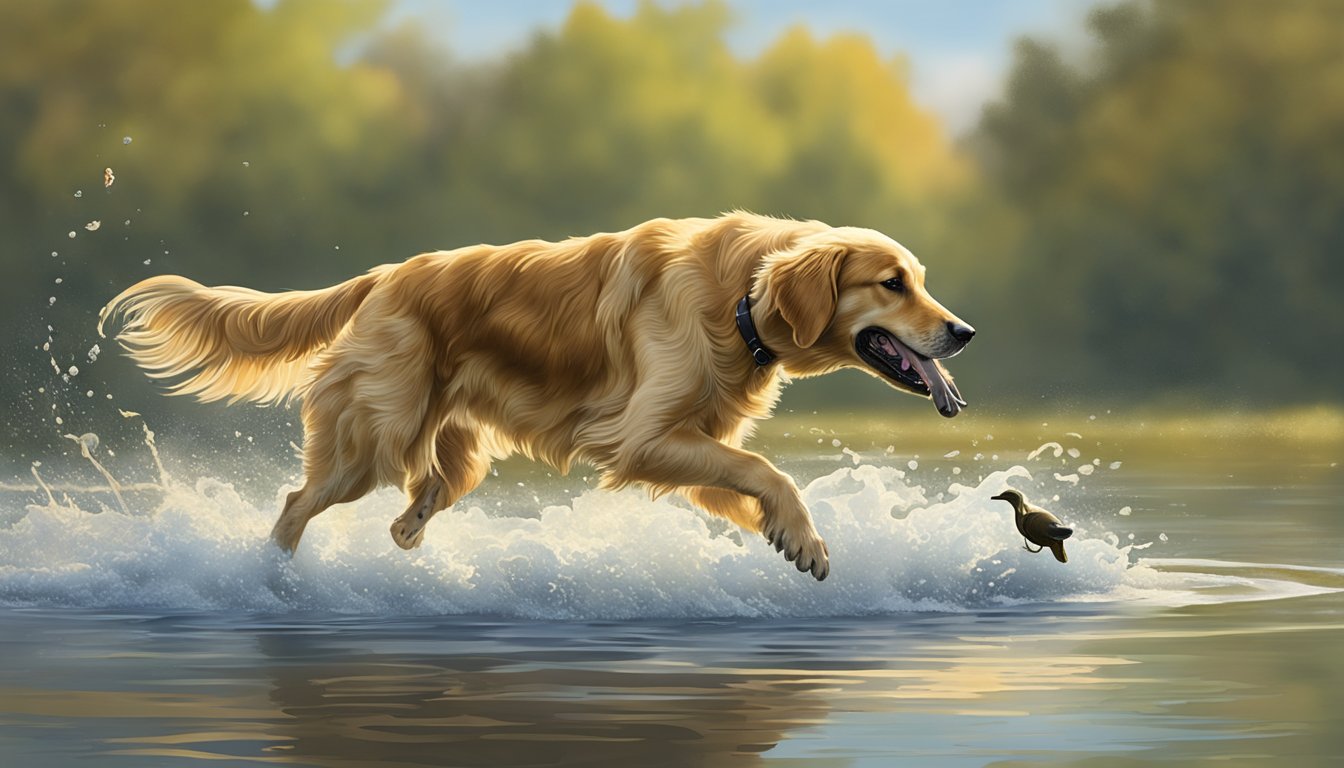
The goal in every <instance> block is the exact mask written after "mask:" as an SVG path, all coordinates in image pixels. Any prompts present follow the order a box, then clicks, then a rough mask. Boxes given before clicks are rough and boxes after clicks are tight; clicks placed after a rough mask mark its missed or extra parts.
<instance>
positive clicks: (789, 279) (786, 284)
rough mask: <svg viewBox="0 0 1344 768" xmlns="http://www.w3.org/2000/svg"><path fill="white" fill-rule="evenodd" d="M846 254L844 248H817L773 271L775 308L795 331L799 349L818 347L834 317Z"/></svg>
mask: <svg viewBox="0 0 1344 768" xmlns="http://www.w3.org/2000/svg"><path fill="white" fill-rule="evenodd" d="M845 253H846V251H845V249H844V248H843V247H841V246H830V247H826V248H816V249H813V250H809V251H804V252H803V253H801V254H799V255H797V256H794V257H791V258H788V259H786V260H784V261H782V262H780V263H779V264H778V265H777V266H776V267H775V269H773V270H772V274H771V275H770V285H771V288H772V289H773V291H774V299H775V306H776V307H778V308H779V314H780V315H781V316H782V317H783V318H784V322H786V323H788V324H789V327H790V328H792V329H793V343H795V344H797V345H798V346H799V347H803V348H807V347H810V346H812V345H813V344H815V343H817V339H818V338H820V337H821V334H822V332H823V331H825V330H826V326H828V325H830V324H831V318H832V317H834V316H835V306H836V302H837V301H838V300H839V294H840V290H839V286H838V282H839V279H840V265H841V264H843V263H844V260H845Z"/></svg>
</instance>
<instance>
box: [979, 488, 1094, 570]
mask: <svg viewBox="0 0 1344 768" xmlns="http://www.w3.org/2000/svg"><path fill="white" fill-rule="evenodd" d="M990 498H991V499H1000V500H1002V501H1006V502H1008V503H1009V504H1012V505H1013V518H1014V520H1015V522H1016V523H1017V532H1018V533H1020V534H1022V548H1023V549H1025V550H1027V551H1028V552H1032V553H1035V552H1040V551H1041V550H1042V549H1046V548H1048V549H1049V550H1050V552H1051V553H1052V554H1053V555H1054V556H1055V559H1056V560H1058V561H1059V562H1061V563H1067V562H1069V556H1068V555H1067V554H1065V552H1064V540H1065V539H1067V538H1069V537H1070V536H1072V535H1073V529H1072V528H1069V527H1068V526H1065V525H1064V524H1063V523H1061V522H1060V521H1059V518H1058V517H1055V516H1054V515H1052V514H1050V512H1048V511H1046V510H1044V509H1041V508H1040V507H1038V506H1035V505H1034V504H1031V503H1029V502H1028V501H1027V497H1026V496H1024V495H1022V492H1021V491H1017V490H1013V489H1012V488H1009V489H1008V490H1006V491H1004V492H1003V493H1000V494H999V495H997V496H991V497H990ZM1027 542H1030V543H1031V544H1035V545H1036V549H1032V548H1031V544H1028V543H1027Z"/></svg>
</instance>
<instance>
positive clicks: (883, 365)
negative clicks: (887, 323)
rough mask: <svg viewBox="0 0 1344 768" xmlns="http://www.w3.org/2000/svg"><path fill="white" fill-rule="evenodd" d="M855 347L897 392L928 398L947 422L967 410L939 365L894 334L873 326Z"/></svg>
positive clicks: (958, 393) (865, 331) (950, 379)
mask: <svg viewBox="0 0 1344 768" xmlns="http://www.w3.org/2000/svg"><path fill="white" fill-rule="evenodd" d="M854 347H855V350H856V351H857V352H858V353H859V357H860V358H862V359H863V361H864V362H866V363H868V365H870V366H872V368H873V370H875V371H877V372H878V373H880V374H882V376H883V377H885V378H886V379H887V380H888V381H890V382H891V383H892V384H894V385H896V386H897V387H899V388H900V389H904V390H906V391H907V392H912V393H914V394H916V395H922V396H924V397H928V398H931V399H932V400H933V404H934V405H935V406H937V408H938V412H939V413H941V414H942V415H944V416H946V417H948V418H949V419H950V418H952V417H953V416H956V415H957V414H958V413H961V409H962V408H965V407H966V401H965V400H964V399H962V397H961V392H959V391H958V390H957V385H956V384H953V383H952V377H951V376H950V375H948V373H947V371H946V370H945V369H944V368H943V366H942V364H941V363H939V362H938V361H937V360H932V359H930V358H927V357H925V356H923V355H921V354H919V353H918V352H915V351H914V350H912V349H910V348H909V347H907V346H906V345H905V344H903V343H901V340H900V339H898V338H896V335H895V334H893V333H890V332H888V331H885V330H883V329H881V328H878V327H876V326H874V327H871V328H864V329H863V330H862V331H859V335H858V337H857V338H856V339H855V341H854Z"/></svg>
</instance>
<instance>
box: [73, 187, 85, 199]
mask: <svg viewBox="0 0 1344 768" xmlns="http://www.w3.org/2000/svg"><path fill="white" fill-rule="evenodd" d="M83 196H84V190H82V189H76V190H75V197H83Z"/></svg>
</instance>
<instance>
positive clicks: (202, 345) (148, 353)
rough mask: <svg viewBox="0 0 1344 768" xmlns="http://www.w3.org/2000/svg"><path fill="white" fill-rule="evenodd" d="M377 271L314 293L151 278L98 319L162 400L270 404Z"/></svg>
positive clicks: (289, 386)
mask: <svg viewBox="0 0 1344 768" xmlns="http://www.w3.org/2000/svg"><path fill="white" fill-rule="evenodd" d="M381 272H382V270H374V271H372V272H369V273H368V274H365V275H362V276H360V277H356V278H354V279H353V280H347V281H346V282H344V283H341V284H340V285H336V286H333V287H331V288H326V289H323V290H320V291H289V292H286V293H261V292H260V291H254V290H251V289H249V288H237V287H234V286H221V287H218V288H208V287H206V286H203V285H201V284H199V283H196V282H193V281H191V280H188V279H186V278H185V277H178V276H177V275H160V276H158V277H151V278H149V279H148V280H142V281H141V282H139V283H136V284H135V285H133V286H131V287H130V288H127V289H126V290H125V291H123V292H122V293H121V295H119V296H117V297H116V298H115V299H113V300H112V301H111V302H109V303H108V305H107V306H106V307H103V310H102V312H100V313H99V315H98V335H100V336H102V335H103V324H104V322H106V321H107V320H108V319H109V318H112V317H114V316H115V315H117V314H118V313H120V314H121V315H122V317H123V318H124V320H125V322H124V323H123V325H122V328H121V332H120V333H119V334H117V341H118V342H120V343H121V346H122V347H124V348H125V349H126V351H127V352H129V353H130V355H131V358H132V359H133V360H135V362H136V363H137V364H138V365H139V366H140V367H141V368H143V369H144V370H145V373H146V374H147V375H148V376H149V377H150V378H153V379H170V380H174V381H173V382H172V383H171V384H170V385H169V387H168V391H169V393H170V394H174V395H193V396H195V397H196V399H197V400H201V401H212V400H224V399H226V398H227V399H228V401H229V403H230V404H232V403H236V402H238V401H240V400H248V401H252V402H256V403H262V404H265V403H274V402H277V401H280V400H283V399H286V398H288V397H292V396H293V395H294V393H295V391H296V390H297V389H298V388H299V387H300V385H302V383H303V379H304V374H305V372H306V371H307V368H308V363H309V361H310V360H311V359H312V357H313V356H314V355H315V354H317V352H318V351H320V350H321V349H322V348H323V347H325V346H326V345H327V344H328V343H330V342H331V340H332V339H334V338H335V337H336V335H337V334H338V333H340V331H341V329H342V328H344V327H345V324H346V323H347V322H349V320H350V318H351V317H352V316H353V315H354V314H355V310H356V309H358V308H359V305H360V304H361V303H362V302H363V301H364V298H365V297H366V296H368V295H369V291H370V290H372V289H373V286H374V285H375V284H377V283H378V281H379V280H380V279H381V278H382V274H381Z"/></svg>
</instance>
